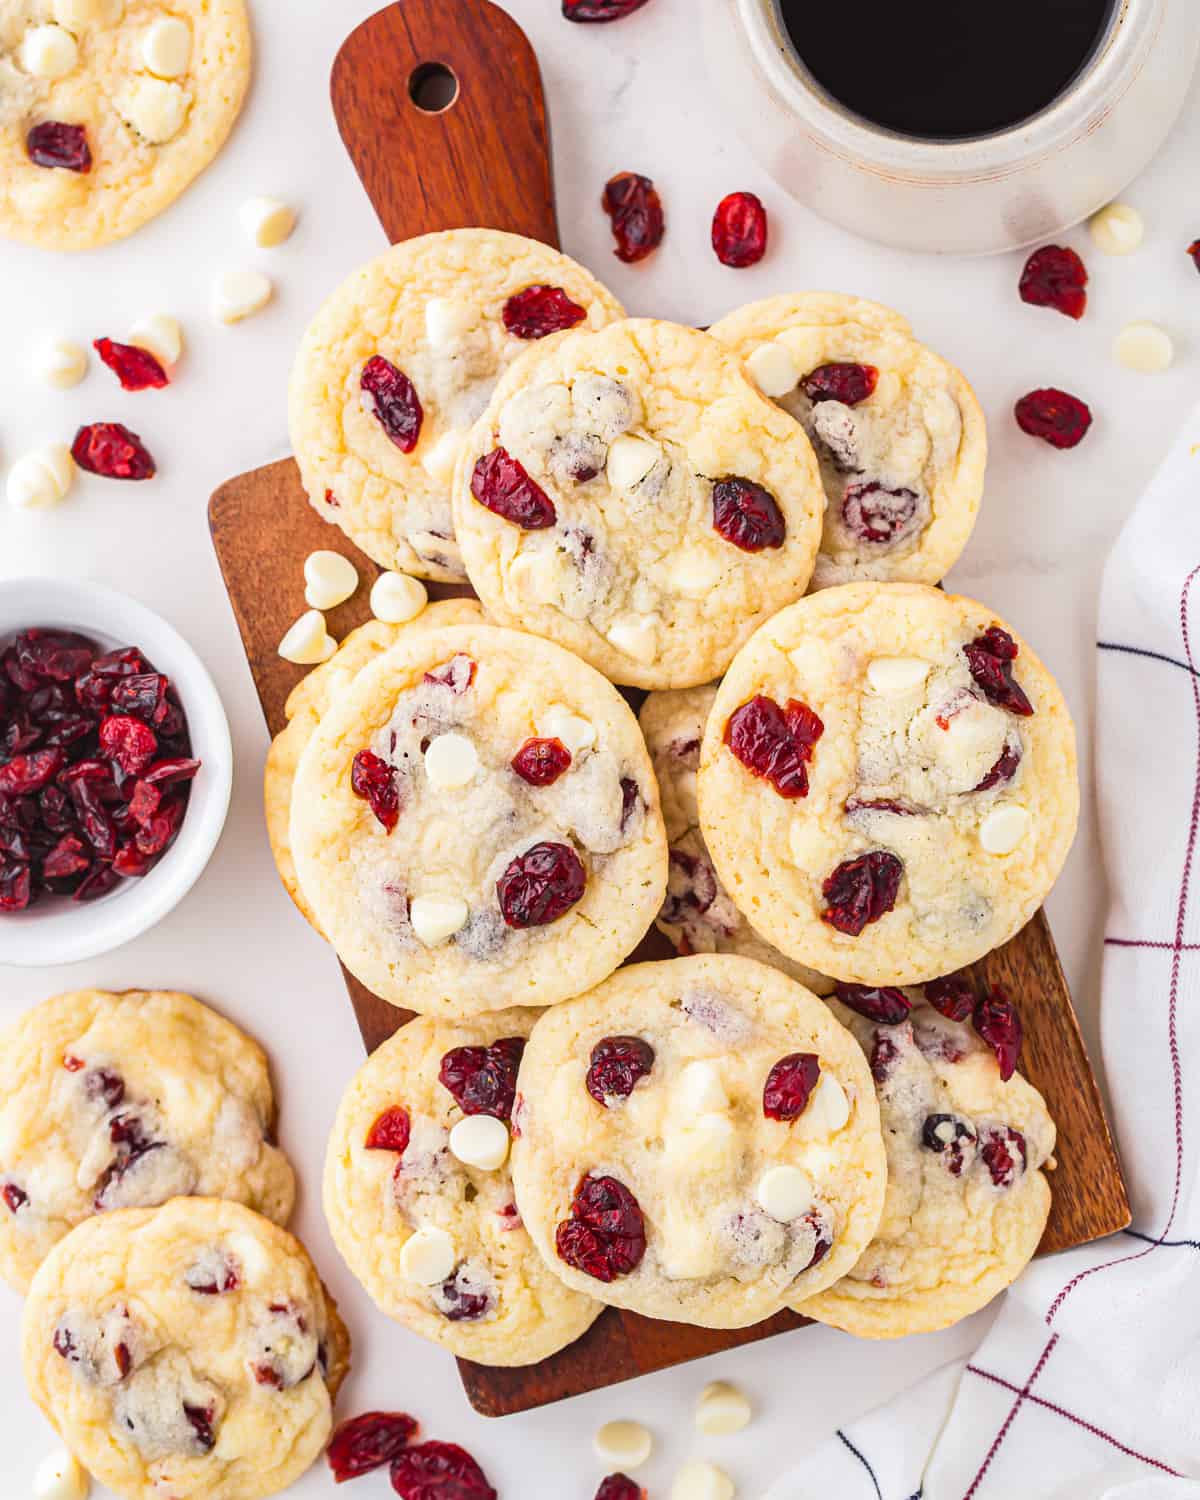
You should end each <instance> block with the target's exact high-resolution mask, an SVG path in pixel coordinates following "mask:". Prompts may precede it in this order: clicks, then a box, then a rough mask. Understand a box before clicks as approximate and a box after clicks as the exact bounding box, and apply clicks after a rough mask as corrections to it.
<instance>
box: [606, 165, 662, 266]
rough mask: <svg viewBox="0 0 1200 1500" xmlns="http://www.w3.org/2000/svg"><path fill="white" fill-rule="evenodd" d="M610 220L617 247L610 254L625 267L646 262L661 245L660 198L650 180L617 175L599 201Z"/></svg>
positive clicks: (633, 175) (627, 173)
mask: <svg viewBox="0 0 1200 1500" xmlns="http://www.w3.org/2000/svg"><path fill="white" fill-rule="evenodd" d="M600 202H601V204H602V206H603V208H604V212H605V213H606V214H607V215H608V216H609V218H610V219H611V220H612V232H613V238H614V239H615V240H616V242H617V248H616V249H615V250H614V251H613V254H614V255H615V256H616V257H617V259H618V260H623V261H624V262H625V263H626V264H627V265H632V264H633V263H634V262H635V261H639V260H645V258H646V256H647V255H650V254H652V253H653V252H654V251H655V250H657V249H658V247H659V245H660V244H662V237H663V233H664V230H665V228H666V224H665V221H664V219H663V206H662V199H661V198H660V197H659V196H658V192H657V190H656V188H655V186H654V184H653V183H652V182H651V181H650V179H649V177H642V176H641V175H640V174H639V173H637V172H618V173H617V175H616V176H615V177H610V178H609V180H608V181H607V182H606V183H605V185H604V196H603V197H602V198H601V200H600Z"/></svg>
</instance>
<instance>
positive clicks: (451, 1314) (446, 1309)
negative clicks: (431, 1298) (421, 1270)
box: [437, 1266, 492, 1323]
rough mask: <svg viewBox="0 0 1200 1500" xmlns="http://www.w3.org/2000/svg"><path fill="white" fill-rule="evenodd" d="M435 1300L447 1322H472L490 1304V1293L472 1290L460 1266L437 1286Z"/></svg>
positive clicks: (488, 1308)
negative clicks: (436, 1297)
mask: <svg viewBox="0 0 1200 1500" xmlns="http://www.w3.org/2000/svg"><path fill="white" fill-rule="evenodd" d="M437 1300H438V1311H439V1312H440V1313H441V1314H442V1316H443V1317H444V1318H445V1319H446V1321H447V1322H449V1323H470V1322H473V1321H474V1319H476V1318H482V1317H483V1315H484V1314H485V1313H486V1312H488V1311H490V1309H491V1306H492V1297H491V1293H490V1292H487V1291H472V1289H471V1283H470V1281H469V1280H467V1279H466V1277H465V1276H464V1273H463V1268H462V1267H461V1266H460V1267H459V1269H458V1270H457V1271H456V1272H455V1273H454V1275H453V1276H451V1277H450V1279H449V1280H448V1281H444V1282H443V1283H442V1285H441V1286H440V1287H439V1288H438V1299H437Z"/></svg>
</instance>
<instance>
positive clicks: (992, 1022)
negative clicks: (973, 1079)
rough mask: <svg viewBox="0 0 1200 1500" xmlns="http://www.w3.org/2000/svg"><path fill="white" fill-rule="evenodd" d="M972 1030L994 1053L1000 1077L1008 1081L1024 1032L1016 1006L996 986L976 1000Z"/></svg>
mask: <svg viewBox="0 0 1200 1500" xmlns="http://www.w3.org/2000/svg"><path fill="white" fill-rule="evenodd" d="M972 1021H973V1023H974V1026H975V1030H976V1031H977V1032H978V1033H979V1035H980V1036H981V1037H982V1038H983V1040H984V1041H985V1042H986V1043H987V1044H988V1046H989V1047H990V1048H991V1049H992V1051H993V1052H994V1053H995V1054H996V1061H997V1062H998V1063H999V1064H1000V1077H1001V1079H1002V1080H1003V1081H1004V1082H1005V1083H1007V1082H1008V1080H1009V1079H1010V1078H1011V1077H1012V1076H1013V1074H1014V1073H1015V1072H1016V1071H1017V1058H1018V1057H1019V1056H1020V1052H1021V1042H1022V1040H1023V1038H1024V1035H1025V1032H1024V1028H1023V1027H1022V1025H1021V1017H1020V1016H1019V1015H1018V1014H1017V1008H1016V1006H1015V1005H1014V1004H1013V1003H1012V1001H1011V1000H1010V999H1009V998H1008V996H1007V995H1006V994H1005V993H1004V991H1003V990H1002V989H1001V988H1000V987H999V986H998V985H997V986H995V987H993V989H992V992H991V994H989V995H984V996H981V997H980V999H979V1000H977V1001H976V1002H975V1014H974V1016H973V1017H972Z"/></svg>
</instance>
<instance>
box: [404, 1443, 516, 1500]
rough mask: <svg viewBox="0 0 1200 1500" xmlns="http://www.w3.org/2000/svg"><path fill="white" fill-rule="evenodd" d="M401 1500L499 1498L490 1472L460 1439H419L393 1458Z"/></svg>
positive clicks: (481, 1499) (479, 1499)
mask: <svg viewBox="0 0 1200 1500" xmlns="http://www.w3.org/2000/svg"><path fill="white" fill-rule="evenodd" d="M391 1477H392V1488H393V1489H394V1490H395V1491H396V1493H397V1495H399V1496H400V1497H401V1500H496V1491H495V1490H494V1489H493V1488H492V1487H491V1485H490V1484H489V1483H488V1481H487V1475H486V1474H484V1472H483V1470H482V1469H481V1468H480V1467H479V1465H478V1464H477V1463H476V1462H475V1460H474V1459H473V1458H472V1457H471V1455H470V1454H469V1453H468V1452H467V1451H466V1449H465V1448H460V1447H459V1446H458V1444H457V1443H417V1444H416V1445H415V1446H413V1447H411V1448H402V1449H401V1450H400V1452H399V1453H398V1454H397V1455H396V1457H395V1458H393V1459H392V1474H391Z"/></svg>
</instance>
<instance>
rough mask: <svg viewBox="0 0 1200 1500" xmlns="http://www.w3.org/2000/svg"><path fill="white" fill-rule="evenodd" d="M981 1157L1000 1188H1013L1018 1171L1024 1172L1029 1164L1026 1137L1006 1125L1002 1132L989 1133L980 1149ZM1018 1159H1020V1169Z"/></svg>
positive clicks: (990, 1131)
mask: <svg viewBox="0 0 1200 1500" xmlns="http://www.w3.org/2000/svg"><path fill="white" fill-rule="evenodd" d="M979 1155H980V1156H981V1157H982V1158H983V1164H984V1166H985V1167H987V1169H988V1172H989V1173H990V1174H991V1179H992V1181H993V1182H994V1183H995V1185H996V1186H997V1187H998V1188H1006V1187H1012V1185H1013V1183H1014V1181H1015V1180H1016V1178H1017V1173H1018V1171H1021V1172H1024V1171H1025V1168H1026V1166H1027V1165H1028V1163H1029V1152H1028V1150H1027V1148H1026V1145H1025V1137H1024V1136H1023V1135H1022V1134H1021V1132H1020V1131H1019V1130H1014V1129H1013V1128H1012V1126H1011V1125H1005V1126H1004V1127H1003V1128H1002V1129H1000V1130H989V1131H987V1132H986V1133H985V1135H984V1137H983V1143H982V1145H981V1146H980V1148H979ZM1018 1157H1019V1158H1020V1167H1019V1168H1018V1166H1017V1158H1018Z"/></svg>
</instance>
